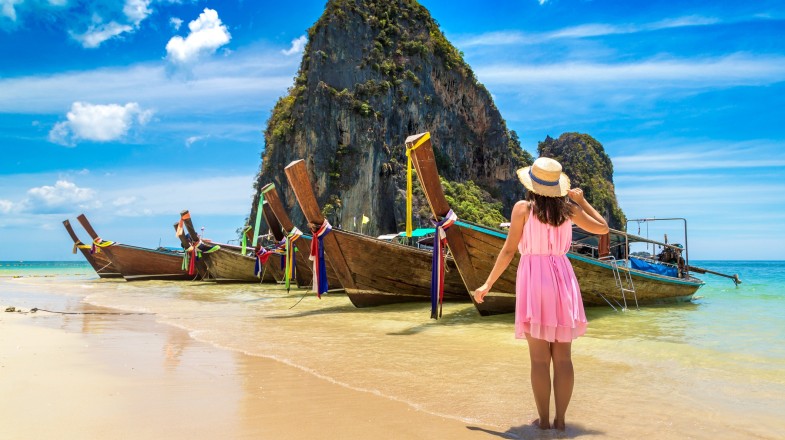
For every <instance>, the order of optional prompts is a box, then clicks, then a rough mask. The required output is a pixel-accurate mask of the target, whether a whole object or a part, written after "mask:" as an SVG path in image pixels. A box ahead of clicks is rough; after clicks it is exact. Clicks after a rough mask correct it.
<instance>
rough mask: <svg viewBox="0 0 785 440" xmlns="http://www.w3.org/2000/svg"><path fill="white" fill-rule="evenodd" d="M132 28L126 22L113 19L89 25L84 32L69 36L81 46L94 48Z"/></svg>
mask: <svg viewBox="0 0 785 440" xmlns="http://www.w3.org/2000/svg"><path fill="white" fill-rule="evenodd" d="M133 30H134V28H133V27H132V26H129V25H127V24H120V23H117V22H115V21H110V22H109V23H100V24H93V25H90V27H89V28H87V31H86V32H85V33H83V34H71V36H72V37H73V38H74V39H75V40H76V41H79V42H80V43H82V46H84V47H85V48H87V49H94V48H96V47H98V46H100V45H101V43H103V42H104V41H106V40H109V39H110V38H114V37H116V36H118V35H121V34H123V33H125V32H131V31H133Z"/></svg>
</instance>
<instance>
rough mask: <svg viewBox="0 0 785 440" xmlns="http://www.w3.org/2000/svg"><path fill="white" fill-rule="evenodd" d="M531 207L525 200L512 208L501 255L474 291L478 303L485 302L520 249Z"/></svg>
mask: <svg viewBox="0 0 785 440" xmlns="http://www.w3.org/2000/svg"><path fill="white" fill-rule="evenodd" d="M529 209H530V208H529V202H524V201H521V202H518V203H516V204H515V206H514V207H513V208H512V218H511V219H510V230H509V231H508V232H507V240H505V241H504V246H503V247H502V250H501V251H500V252H499V256H498V257H496V263H494V265H493V269H491V273H490V274H489V275H488V279H487V280H485V284H483V285H482V286H480V287H479V288H477V290H475V291H474V300H475V301H476V302H477V303H481V302H483V300H484V299H483V298H485V295H487V294H488V292H489V291H490V290H491V287H492V286H493V283H495V282H496V280H498V279H499V277H500V276H501V274H502V272H504V270H505V269H507V266H509V265H510V261H512V258H513V257H514V256H515V252H517V251H518V243H520V241H521V235H522V234H523V225H524V224H525V223H526V217H527V215H528V214H529Z"/></svg>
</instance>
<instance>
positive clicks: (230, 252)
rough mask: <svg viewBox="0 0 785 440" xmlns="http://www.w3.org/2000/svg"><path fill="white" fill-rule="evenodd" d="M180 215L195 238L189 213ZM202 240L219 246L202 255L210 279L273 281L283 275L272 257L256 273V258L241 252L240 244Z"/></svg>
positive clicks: (221, 281)
mask: <svg viewBox="0 0 785 440" xmlns="http://www.w3.org/2000/svg"><path fill="white" fill-rule="evenodd" d="M180 217H181V218H182V221H183V224H184V225H185V227H186V229H187V230H188V234H189V236H191V237H194V238H192V240H194V239H197V238H196V237H198V234H197V232H196V228H194V226H193V221H192V220H191V218H190V213H189V212H188V211H183V212H181V213H180ZM202 240H204V242H205V243H207V244H208V245H216V244H217V245H219V246H220V249H218V250H216V251H215V252H211V253H209V254H203V255H202V258H203V260H204V262H205V264H206V265H207V271H208V272H209V279H210V280H213V281H216V282H219V283H227V282H228V283H259V282H262V283H275V282H277V281H278V280H277V279H276V277H275V275H279V278H280V277H281V276H283V272H281V270H280V268H278V261H277V260H276V259H274V258H269V259H268V260H267V262H266V263H265V264H264V266H263V268H262V273H261V274H260V275H256V258H255V257H251V256H248V255H246V254H243V253H242V247H241V246H233V245H228V244H224V243H214V242H212V241H210V240H206V239H202ZM246 252H250V253H251V254H253V253H254V248H253V247H252V246H251V247H248V248H246ZM274 263H275V264H274Z"/></svg>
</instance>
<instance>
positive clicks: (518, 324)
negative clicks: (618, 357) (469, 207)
mask: <svg viewBox="0 0 785 440" xmlns="http://www.w3.org/2000/svg"><path fill="white" fill-rule="evenodd" d="M518 178H519V179H520V180H521V182H522V183H523V186H525V187H526V189H527V190H528V191H527V195H526V200H525V201H523V200H522V201H520V202H518V203H516V204H515V207H514V208H513V210H512V219H511V224H510V231H509V234H508V235H507V241H505V243H504V247H503V248H502V250H501V252H500V253H499V256H498V258H497V259H496V263H495V264H494V266H493V270H491V273H490V275H488V279H487V280H486V281H485V284H483V285H482V286H480V288H478V289H477V290H475V291H474V299H475V301H477V302H478V303H481V302H483V298H484V297H485V295H486V294H487V293H488V292H489V291H490V290H491V287H492V286H493V283H495V282H496V280H497V279H498V278H499V276H500V275H501V274H502V272H504V270H505V269H506V268H507V266H508V265H509V264H510V261H512V258H513V256H514V255H515V251H516V250H517V251H518V252H520V253H521V259H520V263H519V264H518V274H517V277H516V283H515V296H516V300H515V337H516V338H521V339H522V338H526V341H527V342H528V344H529V357H530V359H531V382H532V391H533V392H534V402H535V403H536V405H537V413H538V414H539V416H540V418H539V419H537V420H535V421H534V424H536V425H537V426H539V427H540V428H541V429H549V428H550V427H551V424H550V417H549V411H550V400H551V385H553V394H554V400H555V404H556V417H555V418H554V420H553V427H554V428H556V429H560V430H564V429H565V424H564V423H565V422H564V416H565V413H566V412H567V405H569V403H570V397H571V396H572V389H573V384H574V373H573V368H572V357H571V348H572V347H571V346H572V340H573V339H575V338H577V337H578V336H581V335H583V334H584V333H585V332H586V325H587V321H586V315H585V314H584V311H583V300H582V299H581V291H580V288H579V287H578V280H577V279H576V278H575V273H574V272H573V270H572V265H571V264H570V260H569V259H567V255H566V254H567V251H568V250H569V248H570V244H571V242H572V224H573V223H575V224H576V225H578V226H579V227H580V228H582V229H584V230H586V231H587V232H590V233H593V234H598V235H602V234H606V233H607V232H608V223H607V222H606V221H605V219H604V218H603V217H602V216H601V215H600V214H599V213H598V212H597V210H595V209H594V208H593V207H592V206H591V205H590V204H589V202H587V201H586V199H584V198H583V191H582V190H581V189H580V188H574V189H570V179H569V178H568V177H567V175H565V174H564V173H562V167H561V165H560V164H559V162H557V161H555V160H553V159H549V158H546V157H541V158H539V159H537V160H536V161H534V163H533V164H532V166H531V167H526V168H521V169H520V170H518ZM551 362H553V383H552V384H551Z"/></svg>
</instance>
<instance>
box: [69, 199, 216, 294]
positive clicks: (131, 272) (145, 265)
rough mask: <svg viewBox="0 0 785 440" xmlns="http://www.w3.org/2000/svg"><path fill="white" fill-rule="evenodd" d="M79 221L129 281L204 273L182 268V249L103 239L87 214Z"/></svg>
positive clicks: (173, 277)
mask: <svg viewBox="0 0 785 440" xmlns="http://www.w3.org/2000/svg"><path fill="white" fill-rule="evenodd" d="M77 220H79V223H81V225H82V227H83V228H84V229H85V230H86V231H87V233H88V234H89V235H90V237H91V238H92V239H93V244H94V245H95V247H96V252H99V251H100V252H105V253H106V256H107V257H109V260H110V261H111V262H112V265H114V267H115V268H116V269H117V270H118V271H119V272H120V273H121V274H122V275H123V278H125V280H126V281H139V280H193V279H195V278H199V277H201V276H202V274H195V275H188V272H187V271H186V270H184V269H183V253H182V252H173V251H169V250H164V249H147V248H142V247H136V246H130V245H127V244H120V243H114V242H111V241H105V240H102V239H101V238H100V237H99V236H98V234H97V233H96V232H95V229H93V227H92V226H91V225H90V222H89V221H88V220H87V217H85V215H84V214H80V215H79V217H77Z"/></svg>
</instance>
